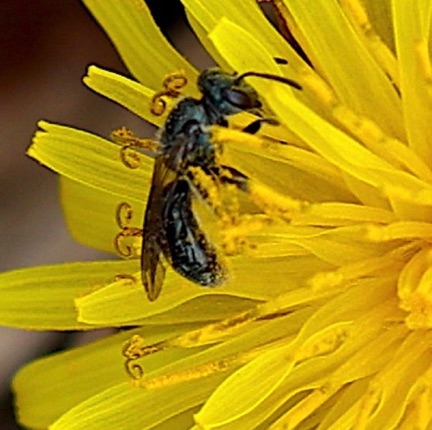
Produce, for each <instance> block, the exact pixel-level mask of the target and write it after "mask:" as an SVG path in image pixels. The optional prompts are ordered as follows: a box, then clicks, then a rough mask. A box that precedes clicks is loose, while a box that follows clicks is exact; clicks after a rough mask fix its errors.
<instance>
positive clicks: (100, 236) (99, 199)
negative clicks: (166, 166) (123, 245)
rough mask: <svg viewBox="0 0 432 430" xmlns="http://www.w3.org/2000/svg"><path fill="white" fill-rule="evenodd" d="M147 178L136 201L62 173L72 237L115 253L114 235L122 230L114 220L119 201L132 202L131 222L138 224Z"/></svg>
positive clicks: (144, 198)
mask: <svg viewBox="0 0 432 430" xmlns="http://www.w3.org/2000/svg"><path fill="white" fill-rule="evenodd" d="M119 164H120V163H119ZM132 174H134V173H132ZM149 180H150V179H148V180H147V182H143V184H142V190H141V191H142V201H141V202H138V201H134V200H132V199H126V198H121V197H119V196H118V195H115V194H112V193H111V192H107V191H104V190H101V189H99V188H92V187H89V186H88V185H86V184H83V183H81V182H77V181H74V180H71V179H69V178H67V177H66V176H61V177H60V197H61V202H62V209H63V215H64V217H65V220H66V224H67V227H68V229H69V232H70V233H71V235H72V236H73V238H74V239H75V240H76V241H77V242H80V243H82V244H83V245H87V246H91V247H92V248H95V249H99V250H100V251H105V252H110V253H112V254H115V255H118V250H117V248H116V246H115V237H116V236H117V235H118V234H119V233H120V232H121V228H120V226H119V225H118V224H117V221H116V213H117V211H118V208H119V205H120V204H121V203H123V202H128V203H133V218H132V225H133V226H136V227H138V228H141V227H142V220H143V211H144V204H145V202H146V200H147V198H148V192H149V186H148V183H149V182H148V181H149Z"/></svg>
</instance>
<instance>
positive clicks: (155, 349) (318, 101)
mask: <svg viewBox="0 0 432 430" xmlns="http://www.w3.org/2000/svg"><path fill="white" fill-rule="evenodd" d="M182 2H183V4H184V6H185V8H186V12H187V17H188V20H189V22H190V24H191V26H192V28H193V29H194V31H195V33H196V35H197V36H198V37H199V39H200V41H201V42H202V44H203V45H204V46H205V48H206V49H207V50H208V52H209V53H210V54H211V55H212V56H213V57H214V59H215V60H216V61H217V62H218V63H219V64H220V65H221V66H222V67H223V68H225V69H227V70H230V71H237V72H240V73H241V72H244V71H259V72H265V73H270V74H273V75H278V76H285V77H288V78H290V79H292V80H294V81H296V82H298V83H299V84H300V85H301V86H302V91H294V90H292V89H290V88H289V87H287V86H283V85H281V84H280V83H278V82H272V81H269V80H259V79H254V80H253V85H254V87H255V88H256V89H257V91H258V92H259V93H260V97H261V98H262V101H263V103H264V105H265V110H266V112H269V113H270V114H271V115H273V116H275V117H277V118H278V121H279V125H277V126H275V125H274V124H273V125H272V124H269V125H265V126H264V127H263V129H262V130H261V131H260V132H259V133H258V134H256V135H249V134H246V133H243V132H241V131H239V128H241V127H242V126H243V125H244V124H247V122H248V121H250V115H249V116H248V115H246V114H244V115H239V116H237V117H234V118H233V119H232V121H231V123H232V124H231V126H230V127H229V128H224V127H214V129H213V130H212V139H213V144H214V145H215V146H218V145H220V146H223V147H224V152H223V154H222V155H221V157H222V158H223V162H224V163H227V164H228V165H230V166H232V167H234V168H235V169H236V170H238V171H240V172H242V173H243V174H244V175H246V176H247V177H248V178H249V179H250V186H249V189H248V192H247V193H245V195H242V194H241V193H238V194H240V195H239V196H238V199H237V198H234V197H232V194H231V193H229V196H228V197H223V196H222V197H221V198H222V200H221V201H219V200H218V199H219V197H220V196H219V195H216V194H212V193H210V195H209V199H210V200H211V201H212V202H215V204H216V205H222V206H224V205H226V206H227V207H229V208H230V211H229V212H230V213H231V214H233V216H234V218H236V219H235V220H234V221H233V219H231V218H230V217H227V219H223V216H222V217H220V218H222V221H221V220H220V219H219V221H218V220H215V219H214V218H215V217H213V218H212V216H209V215H208V213H209V212H210V211H209V210H208V208H200V207H199V206H200V205H199V204H198V205H197V207H196V208H194V210H196V211H197V212H199V214H200V215H201V213H202V217H203V219H205V218H206V217H207V218H208V219H206V223H204V222H203V224H206V228H207V221H208V225H209V227H208V231H209V234H210V235H212V236H213V234H214V236H215V241H217V240H222V241H224V240H225V242H226V243H225V245H226V247H225V250H226V253H227V254H228V253H233V254H235V255H234V256H228V255H227V256H226V260H227V265H228V272H229V279H228V280H227V282H226V283H225V284H224V285H222V286H218V287H215V288H211V289H210V288H202V287H199V286H197V285H195V284H193V283H191V282H188V281H186V280H185V279H183V278H182V277H180V276H179V275H177V274H176V273H175V272H174V271H172V270H168V271H167V274H166V279H165V283H164V291H163V293H162V294H161V296H160V297H159V298H158V300H157V301H155V302H152V303H150V302H148V301H147V300H146V299H145V296H144V293H143V288H142V285H141V284H140V283H139V282H135V281H134V278H133V276H136V274H137V273H138V272H139V263H138V262H137V260H136V259H130V260H122V261H118V260H117V261H104V262H95V263H70V264H65V265H60V266H50V267H40V268H32V269H25V270H17V271H13V272H9V273H4V274H2V275H1V277H0V296H1V300H0V308H1V312H0V323H2V324H4V325H11V326H15V327H24V328H27V329H37V330H50V329H57V330H58V329H61V330H77V329H78V330H90V329H93V328H99V327H125V328H130V327H134V328H133V329H132V330H128V331H121V332H119V333H117V334H116V335H113V336H110V337H108V338H105V339H103V340H99V341H98V342H95V343H93V344H89V345H86V346H83V347H80V348H76V349H73V350H69V351H66V352H63V353H60V354H57V355H55V356H51V357H46V358H42V359H40V360H38V361H36V362H34V363H31V364H29V365H27V366H26V367H24V368H23V369H22V370H21V371H20V372H19V373H18V374H17V375H16V377H15V379H14V383H13V387H14V390H15V393H16V404H17V411H18V417H19V420H20V422H21V423H22V424H23V425H25V426H27V427H30V428H35V429H40V428H47V427H49V428H50V429H54V430H62V429H65V430H66V429H67V430H71V429H72V430H78V429H86V430H89V429H90V430H98V429H127V430H133V429H153V428H154V429H156V428H158V429H168V428H172V429H183V428H194V429H224V430H225V429H273V430H275V429H380V430H381V429H386V430H387V429H396V428H397V429H414V428H415V429H429V428H431V426H432V367H431V362H432V350H431V348H430V344H431V341H432V334H431V332H430V331H429V330H430V328H431V326H432V294H431V288H430V285H429V282H430V278H431V272H430V268H429V263H430V262H431V261H432V246H431V239H432V224H431V223H430V219H431V216H432V210H431V207H432V171H431V169H430V167H429V166H430V165H431V162H432V145H430V135H431V133H430V132H429V128H430V124H431V123H432V121H431V117H430V116H429V115H432V109H431V107H432V105H431V102H432V98H431V88H432V86H431V85H432V72H431V64H430V42H431V35H430V32H431V25H430V23H431V16H432V7H431V5H432V3H431V2H430V1H427V0H413V1H409V2H408V1H403V0H387V1H384V2H381V3H378V2H373V1H371V0H339V1H336V0H334V1H333V0H332V1H329V0H315V1H313V2H304V1H302V0H274V1H273V2H271V3H272V5H273V11H274V12H275V14H276V17H277V21H278V22H279V27H278V28H279V30H280V31H277V29H275V27H273V26H272V25H271V24H270V23H269V21H268V20H267V18H266V17H265V15H264V14H263V13H262V10H261V9H260V6H259V5H258V3H257V2H256V1H255V0H245V1H241V2H239V1H235V2H234V1H233V2H221V1H214V0H206V1H199V0H182ZM84 3H85V5H86V6H87V7H88V9H89V10H90V11H91V13H92V14H93V15H94V16H95V18H96V19H97V20H98V21H99V22H100V24H101V25H102V26H103V28H104V29H105V31H106V32H107V33H108V35H109V36H110V38H111V40H112V41H113V43H114V45H115V46H116V48H117V49H118V51H119V53H120V54H121V56H122V59H123V61H124V62H125V64H126V65H127V67H128V68H129V70H130V71H131V73H132V74H133V76H134V77H135V79H136V80H131V79H128V78H125V77H122V76H119V75H117V74H115V73H112V72H108V71H105V70H102V69H100V68H97V67H95V66H92V67H90V68H89V71H88V75H87V76H86V77H85V79H84V81H85V83H86V85H88V86H89V87H90V88H92V89H93V90H94V91H96V92H98V93H100V94H102V95H104V96H106V97H108V98H110V99H111V100H114V101H115V102H117V103H119V104H121V105H123V106H124V107H126V108H127V109H129V110H131V111H132V112H134V113H136V114H137V115H139V116H140V117H142V118H143V119H145V120H147V121H150V122H152V123H154V124H156V125H159V126H160V125H163V123H164V121H165V118H166V113H167V112H168V111H169V109H170V107H171V104H170V105H169V106H167V107H166V108H165V107H164V106H162V108H161V112H162V113H164V114H163V115H155V109H156V110H157V109H159V108H160V106H158V105H155V104H154V103H153V104H152V100H153V102H154V96H155V94H159V95H161V88H162V86H161V85H162V84H161V83H162V81H163V77H164V76H167V75H169V74H170V73H173V72H176V71H179V70H182V71H183V72H182V73H183V75H184V76H185V77H186V79H187V82H188V85H187V86H186V87H185V88H184V89H183V90H184V93H186V94H189V95H192V96H197V95H198V94H199V91H198V90H197V88H196V87H195V85H193V84H192V82H194V81H195V80H196V78H197V76H198V72H197V71H196V70H195V69H194V68H193V67H192V66H191V65H190V64H189V63H188V62H187V61H186V60H185V59H184V58H183V57H182V56H181V55H180V54H178V53H177V52H176V51H175V50H174V49H173V48H172V47H171V46H170V45H169V44H168V42H167V41H166V40H165V39H164V38H163V37H162V35H161V33H160V32H159V30H158V29H157V27H156V26H155V24H154V23H153V21H152V18H151V16H150V14H149V11H148V10H147V7H146V5H145V3H144V2H140V1H137V0H124V1H121V2H120V1H117V0H104V1H102V0H85V1H84ZM293 40H295V41H296V44H297V45H298V47H300V48H301V49H300V48H299V49H294V48H293V46H295V44H294V42H292V41H293ZM289 41H291V43H290V42H289ZM299 53H300V54H299ZM275 59H279V60H280V59H284V60H286V61H279V60H278V61H275ZM286 62H287V64H284V63H286ZM249 79H250V81H251V84H252V79H253V78H252V77H251V78H248V81H249ZM166 82H167V81H165V83H166ZM180 86H181V85H180ZM162 91H165V96H166V95H168V97H165V96H163V97H162V99H163V100H165V101H168V102H170V99H171V98H172V97H171V96H170V94H168V93H169V91H168V90H167V89H165V90H162ZM174 95H177V94H176V93H175V94H174ZM158 100H159V99H158ZM174 102H175V100H174ZM152 106H153V112H152V110H151V109H150V108H151V107H152ZM156 113H160V112H156ZM428 118H429V119H428ZM40 128H41V131H39V132H37V134H36V136H35V138H34V142H33V145H32V147H31V148H30V150H29V154H30V156H32V157H34V158H36V159H37V160H38V161H39V162H40V163H42V164H44V165H46V166H48V167H50V168H52V169H53V170H55V171H57V172H58V173H59V174H60V175H61V177H60V181H61V195H62V201H63V207H64V213H65V217H66V220H67V222H68V225H69V228H70V230H71V232H72V234H73V235H74V237H75V238H76V239H77V240H79V241H80V242H83V243H85V244H87V245H90V246H93V247H95V248H97V249H101V250H105V251H109V252H112V253H116V254H118V252H119V250H121V249H123V250H124V251H125V252H124V254H127V253H129V252H130V253H132V254H134V253H136V250H137V249H138V252H139V248H140V246H141V245H140V240H139V236H140V233H141V231H140V227H141V216H142V213H143V210H144V207H143V206H144V202H145V201H146V199H147V196H148V193H149V183H150V178H151V174H152V169H153V160H152V159H151V158H149V157H146V156H145V155H144V154H138V153H134V154H135V155H134V157H132V158H128V157H130V156H131V154H132V152H131V151H129V149H130V148H129V149H128V145H129V144H138V145H139V146H144V147H150V149H152V144H151V143H150V144H149V142H148V141H147V140H145V139H138V138H136V137H134V136H133V135H131V134H128V133H129V132H127V131H125V130H123V131H117V132H116V133H115V135H114V136H113V139H109V140H108V139H104V138H101V137H97V136H94V135H92V134H90V133H87V132H84V131H80V130H76V129H72V128H68V127H65V126H60V125H55V124H49V123H47V122H41V123H40ZM119 144H120V145H123V146H122V148H123V149H122V150H120V146H119ZM122 158H123V162H122ZM125 159H126V160H127V161H126V162H125ZM125 164H128V165H129V166H128V167H127V166H126V165H125ZM130 167H134V168H130ZM193 174H194V176H195V175H196V177H197V178H198V179H197V181H199V183H201V184H205V181H206V178H205V177H201V178H200V177H199V176H200V175H199V172H194V173H193ZM207 179H208V178H207ZM210 190H211V187H210ZM211 191H212V190H211ZM225 200H226V201H225ZM237 200H238V201H237ZM201 206H203V205H201ZM204 206H205V205H204ZM119 208H120V209H119ZM206 214H207V215H206ZM218 222H219V224H218ZM221 222H224V223H225V224H223V226H224V228H223V229H222V230H224V231H222V232H220V231H218V228H217V227H218V226H220V225H221V224H220V223H221ZM230 222H231V224H230ZM219 230H221V229H220V228H219ZM119 231H120V232H121V235H120V237H119ZM221 237H222V239H221ZM114 238H117V239H116V240H114ZM123 239H125V241H126V243H123ZM122 246H124V248H121V247H122ZM122 345H123V346H122ZM122 347H123V355H122ZM125 364H126V369H125V368H124V365H125ZM131 376H133V378H131ZM131 382H132V383H131Z"/></svg>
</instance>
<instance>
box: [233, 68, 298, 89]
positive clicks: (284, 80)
mask: <svg viewBox="0 0 432 430" xmlns="http://www.w3.org/2000/svg"><path fill="white" fill-rule="evenodd" d="M248 76H256V77H258V78H264V79H270V80H272V81H277V82H282V83H283V84H287V85H289V86H290V87H293V88H295V89H297V90H301V89H302V87H301V85H300V84H298V83H297V82H296V81H293V80H292V79H288V78H284V77H283V76H277V75H272V74H270V73H260V72H245V73H242V74H241V75H239V76H237V77H236V79H235V83H238V82H239V81H241V80H242V79H244V78H246V77H248Z"/></svg>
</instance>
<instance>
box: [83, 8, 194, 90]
mask: <svg viewBox="0 0 432 430" xmlns="http://www.w3.org/2000/svg"><path fill="white" fill-rule="evenodd" d="M83 3H84V4H85V5H86V6H87V8H88V9H89V10H90V12H91V13H92V14H93V16H94V17H95V18H96V19H97V21H98V22H99V23H100V24H101V25H102V26H103V28H104V30H105V31H106V32H107V33H108V36H109V37H110V39H111V41H112V42H113V43H114V45H115V46H116V48H117V50H118V52H119V54H120V56H121V57H122V59H123V61H124V62H125V64H126V66H127V68H128V69H129V70H130V71H131V72H132V73H133V75H134V76H135V77H136V78H137V79H138V80H139V81H140V82H145V84H146V85H147V86H149V87H150V88H153V89H154V90H158V89H159V88H160V86H161V82H162V80H163V77H164V76H165V75H166V74H168V73H171V72H174V71H176V70H184V71H185V72H186V76H188V77H189V78H190V79H192V80H195V78H196V75H197V72H196V70H195V69H194V68H193V67H192V66H191V65H190V63H189V62H187V61H186V59H185V58H183V57H182V56H181V55H180V54H179V53H178V52H177V51H176V50H175V49H174V48H173V47H172V46H171V45H170V44H169V43H168V42H167V40H166V39H165V37H164V36H163V34H162V33H161V31H160V30H159V28H158V27H157V26H156V24H155V22H154V20H153V18H152V16H151V14H150V11H149V9H148V7H147V5H146V4H145V2H141V1H136V0H122V1H121V2H119V1H118V0H83ZM149 58H151V61H149V60H148V59H149Z"/></svg>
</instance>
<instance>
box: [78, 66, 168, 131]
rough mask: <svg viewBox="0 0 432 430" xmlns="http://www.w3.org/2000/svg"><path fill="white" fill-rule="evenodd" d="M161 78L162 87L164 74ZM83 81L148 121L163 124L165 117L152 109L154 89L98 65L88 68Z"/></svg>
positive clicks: (160, 84) (160, 85)
mask: <svg viewBox="0 0 432 430" xmlns="http://www.w3.org/2000/svg"><path fill="white" fill-rule="evenodd" d="M159 79H160V82H159V87H160V88H161V87H162V81H163V75H161V76H160V78H159ZM83 81H84V83H85V84H86V85H87V86H88V87H89V88H91V89H92V90H93V91H96V92H97V93H98V94H101V95H103V96H104V97H106V98H108V99H110V100H112V101H114V102H116V103H118V104H119V105H121V106H123V107H125V108H126V109H128V110H130V111H131V112H133V113H135V114H136V115H138V116H140V117H141V118H143V119H145V120H146V121H148V122H151V123H153V124H157V125H159V126H160V125H162V121H163V120H164V117H160V116H155V115H153V114H152V113H151V111H150V103H151V99H152V97H153V95H154V94H155V91H154V90H150V89H149V88H147V87H145V86H144V85H142V84H139V83H138V82H135V81H132V80H131V79H128V78H125V77H124V76H120V75H119V74H117V73H113V72H109V71H107V70H103V69H100V68H99V67H96V66H90V67H89V68H88V71H87V76H85V77H84V79H83ZM156 88H157V89H159V88H158V87H156Z"/></svg>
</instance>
